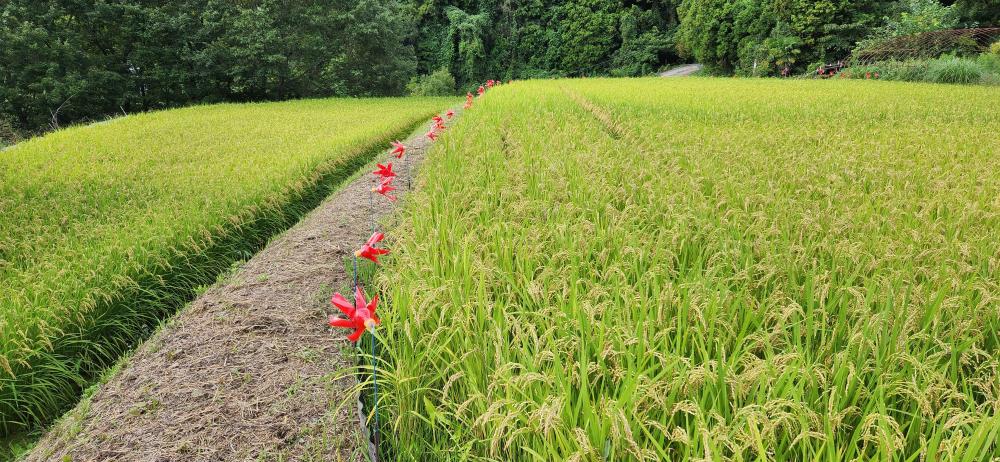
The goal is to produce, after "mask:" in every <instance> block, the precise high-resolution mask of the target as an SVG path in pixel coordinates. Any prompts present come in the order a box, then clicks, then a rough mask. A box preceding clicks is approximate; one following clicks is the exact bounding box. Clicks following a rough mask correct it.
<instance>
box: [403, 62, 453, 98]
mask: <svg viewBox="0 0 1000 462" xmlns="http://www.w3.org/2000/svg"><path fill="white" fill-rule="evenodd" d="M406 91H407V92H408V93H409V94H410V96H451V95H454V94H455V77H454V76H452V75H451V72H448V69H443V68H442V69H438V70H436V71H434V72H433V73H430V74H427V75H419V76H416V77H414V78H412V79H410V83H408V84H406Z"/></svg>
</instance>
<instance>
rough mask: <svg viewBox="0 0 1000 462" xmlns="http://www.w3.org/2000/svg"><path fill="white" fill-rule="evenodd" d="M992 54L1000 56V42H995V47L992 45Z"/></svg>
mask: <svg viewBox="0 0 1000 462" xmlns="http://www.w3.org/2000/svg"><path fill="white" fill-rule="evenodd" d="M990 53H991V54H994V55H997V56H1000V40H997V41H996V42H993V45H990Z"/></svg>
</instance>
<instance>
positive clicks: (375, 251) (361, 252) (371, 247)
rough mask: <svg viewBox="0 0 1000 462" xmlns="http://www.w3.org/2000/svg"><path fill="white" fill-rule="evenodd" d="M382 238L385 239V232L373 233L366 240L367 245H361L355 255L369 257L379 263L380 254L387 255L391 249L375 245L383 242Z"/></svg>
mask: <svg viewBox="0 0 1000 462" xmlns="http://www.w3.org/2000/svg"><path fill="white" fill-rule="evenodd" d="M382 239H385V234H382V233H375V234H372V237H370V238H368V241H367V242H365V245H363V246H361V248H360V249H358V251H357V252H354V255H357V256H359V257H361V258H367V259H369V260H371V261H373V262H375V263H378V256H379V255H385V254H387V253H389V249H380V248H378V247H375V244H378V243H379V242H382Z"/></svg>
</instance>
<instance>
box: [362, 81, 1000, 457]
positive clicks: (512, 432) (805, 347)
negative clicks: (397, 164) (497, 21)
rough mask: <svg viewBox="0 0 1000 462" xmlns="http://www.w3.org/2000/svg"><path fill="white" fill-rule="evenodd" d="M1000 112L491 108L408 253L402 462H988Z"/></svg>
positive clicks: (543, 85)
mask: <svg viewBox="0 0 1000 462" xmlns="http://www.w3.org/2000/svg"><path fill="white" fill-rule="evenodd" d="M997 108H1000V91H998V90H997V89H995V88H989V87H959V86H945V85H931V84H905V83H894V82H869V81H821V82H817V81H778V80H750V79H747V80H733V79H710V78H686V79H673V80H663V79H634V80H610V79H609V80H601V79H583V80H557V81H529V82H515V83H513V84H510V85H504V86H501V87H500V88H498V89H495V90H493V91H491V92H489V93H488V94H487V95H485V96H484V97H482V98H479V100H478V101H477V103H476V106H475V107H473V108H472V109H471V110H469V111H466V114H465V115H464V116H463V119H462V120H461V121H460V123H458V124H457V125H456V126H455V127H454V128H451V129H449V132H447V133H446V134H445V136H444V137H443V138H442V141H440V142H439V143H440V144H438V145H437V146H436V147H435V149H434V150H433V151H432V152H431V153H430V155H429V157H428V160H427V162H426V164H425V165H424V166H423V167H422V179H421V180H420V185H419V188H418V190H417V192H415V193H414V194H413V196H412V197H411V198H410V199H409V200H408V205H407V206H406V207H405V209H404V211H403V216H402V221H401V223H400V224H399V225H398V226H397V227H396V228H395V229H394V230H391V231H390V232H388V234H389V235H390V236H392V237H393V239H392V241H391V242H389V246H390V247H391V248H392V249H393V255H392V257H391V258H390V259H388V260H387V263H386V266H385V267H384V268H383V270H382V271H380V272H379V273H378V274H377V275H376V281H377V283H378V284H379V286H380V287H381V292H382V293H383V294H384V296H385V299H386V300H387V303H388V304H387V306H386V307H385V308H384V309H383V308H380V313H382V321H383V328H381V329H380V331H379V335H380V336H381V339H382V341H383V344H384V345H385V350H384V355H383V357H382V360H383V361H384V368H385V369H386V370H387V371H386V372H385V373H384V374H383V375H382V376H381V377H384V379H385V380H384V381H382V382H381V383H380V397H381V400H382V401H381V403H382V410H383V412H382V414H381V415H380V421H381V422H382V424H383V428H382V433H383V434H384V435H386V443H385V444H384V447H383V451H384V452H385V453H386V454H387V457H393V458H398V460H524V461H549V460H572V461H598V460H616V461H619V460H710V461H763V460H776V461H848V460H866V461H867V460H892V461H984V460H991V459H993V458H994V457H996V456H998V455H1000V447H998V445H997V439H998V436H1000V435H998V433H1000V416H998V410H1000V351H998V349H1000V333H998V332H1000V244H998V243H1000V176H998V175H997V173H996V172H998V171H1000V136H998V133H1000V111H998V109H997ZM389 435H391V437H390V436H389Z"/></svg>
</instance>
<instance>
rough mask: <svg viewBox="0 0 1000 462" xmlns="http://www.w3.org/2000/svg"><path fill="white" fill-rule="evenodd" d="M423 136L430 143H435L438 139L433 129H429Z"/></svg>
mask: <svg viewBox="0 0 1000 462" xmlns="http://www.w3.org/2000/svg"><path fill="white" fill-rule="evenodd" d="M424 136H426V137H427V139H429V140H431V141H437V139H438V134H437V132H436V131H434V129H433V128H432V129H431V131H429V132H427V133H426V134H424Z"/></svg>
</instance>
